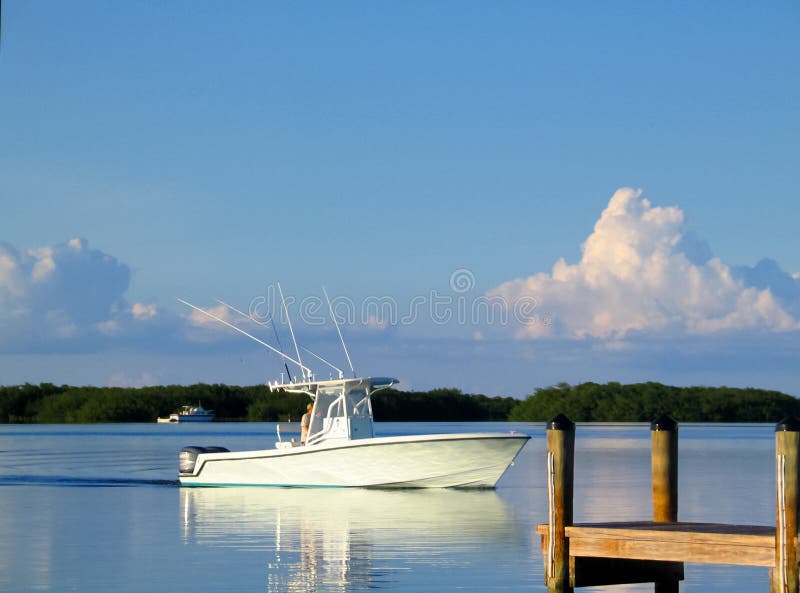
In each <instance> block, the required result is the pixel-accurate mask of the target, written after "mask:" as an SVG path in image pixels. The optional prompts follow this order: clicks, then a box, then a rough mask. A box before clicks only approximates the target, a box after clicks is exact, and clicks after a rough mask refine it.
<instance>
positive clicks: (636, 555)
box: [537, 521, 775, 567]
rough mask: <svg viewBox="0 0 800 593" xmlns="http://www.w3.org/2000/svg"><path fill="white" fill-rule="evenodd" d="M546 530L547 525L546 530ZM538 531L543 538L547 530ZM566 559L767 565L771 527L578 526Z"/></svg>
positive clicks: (571, 531)
mask: <svg viewBox="0 0 800 593" xmlns="http://www.w3.org/2000/svg"><path fill="white" fill-rule="evenodd" d="M545 527H546V526H545ZM537 531H538V532H539V533H541V534H542V536H543V538H542V539H543V544H544V540H545V539H546V530H544V531H543V530H542V529H541V526H540V527H537ZM565 531H566V536H567V538H568V540H569V553H570V556H577V557H600V558H625V559H637V560H658V561H669V562H690V563H701V564H738V565H743V566H768V567H772V566H774V564H775V528H774V527H768V526H762V525H726V524H719V523H685V522H675V523H655V522H650V521H636V522H626V523H591V524H587V523H582V524H578V525H573V526H570V527H567V528H566V530H565Z"/></svg>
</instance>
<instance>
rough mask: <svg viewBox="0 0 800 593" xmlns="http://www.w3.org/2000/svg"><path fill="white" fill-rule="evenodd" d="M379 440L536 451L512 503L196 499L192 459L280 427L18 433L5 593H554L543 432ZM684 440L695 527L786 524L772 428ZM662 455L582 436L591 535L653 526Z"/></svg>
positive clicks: (411, 428) (3, 504)
mask: <svg viewBox="0 0 800 593" xmlns="http://www.w3.org/2000/svg"><path fill="white" fill-rule="evenodd" d="M377 428H378V431H379V432H380V433H381V434H413V433H417V432H457V431H464V430H468V431H474V430H478V431H491V430H501V431H508V430H510V429H514V430H518V431H520V432H525V433H527V434H531V435H533V437H534V438H533V439H532V440H531V441H530V442H529V443H528V445H526V447H525V449H524V450H523V452H522V454H521V455H520V456H519V458H518V459H517V462H516V464H515V466H514V467H512V468H511V469H510V470H509V472H508V473H507V474H506V475H505V476H504V477H503V479H502V480H501V482H500V484H499V488H498V490H497V491H455V490H413V491H412V490H406V491H368V490H358V489H353V490H339V489H264V488H224V489H182V488H179V487H178V486H177V485H176V483H175V478H176V475H175V472H176V461H177V452H178V450H179V449H180V447H182V446H184V445H186V444H221V445H225V446H228V447H230V448H233V449H246V448H253V447H264V446H268V443H270V442H271V441H272V440H273V437H272V435H273V434H274V425H271V424H263V425H261V424H228V425H225V424H219V425H214V426H210V427H202V428H198V427H182V426H167V427H164V426H163V425H161V426H158V425H155V424H154V425H152V426H146V425H119V426H68V427H65V426H24V427H23V426H3V427H0V516H2V517H3V537H2V538H0V590H2V591H9V592H16V591H59V592H60V591H80V592H82V593H83V592H86V593H94V592H97V593H100V592H103V593H106V592H107V591H109V590H113V591H114V592H115V593H126V592H134V591H137V592H138V591H152V590H169V591H175V592H181V591H187V592H188V591H192V592H194V593H197V592H204V591H209V592H211V591H214V592H224V591H268V592H277V591H317V592H344V591H348V592H349V591H365V590H367V589H374V588H380V589H386V590H391V591H430V590H432V589H433V588H436V589H438V590H442V591H453V590H459V591H479V590H480V591H511V590H514V591H518V590H522V589H524V590H528V591H534V592H536V591H539V592H543V591H545V589H544V586H543V584H542V560H541V553H540V546H539V539H538V536H536V535H535V533H534V529H535V525H536V524H537V523H539V522H545V520H546V497H547V495H546V486H545V483H544V477H545V470H544V465H545V461H544V459H545V443H544V438H543V437H544V427H543V425H542V424H514V425H508V424H494V425H484V424H479V425H464V424H455V423H453V424H383V425H380V424H379V425H378V427H377ZM176 429H177V430H176ZM680 431H681V432H680V459H681V460H680V495H679V496H680V507H679V516H680V517H681V519H683V520H702V521H719V522H729V523H730V522H740V523H762V524H773V523H774V500H773V498H774V483H773V482H774V466H773V464H774V435H773V427H772V426H770V425H750V426H745V425H735V426H734V425H726V426H721V425H712V426H707V425H706V426H703V425H684V426H681V429H680ZM649 439H650V434H649V429H648V426H647V425H646V424H633V425H630V424H626V425H579V426H578V429H577V441H576V479H575V488H576V498H575V518H576V520H577V521H593V520H602V521H609V520H625V519H643V518H649V517H650V513H651V503H650V467H649V463H650V457H649V455H650V449H649V447H650V440H649ZM766 586H767V571H766V569H758V568H745V567H720V566H700V565H687V567H686V581H685V582H684V583H683V584H682V585H681V591H683V592H690V591H697V592H699V591H705V592H715V591H719V592H722V591H725V592H726V593H744V592H749V591H754V590H763V589H764V588H765V587H766ZM586 590H587V591H588V590H591V589H586ZM594 590H595V591H628V592H639V591H642V592H643V591H652V585H635V586H626V587H617V588H612V587H606V588H596V589H594Z"/></svg>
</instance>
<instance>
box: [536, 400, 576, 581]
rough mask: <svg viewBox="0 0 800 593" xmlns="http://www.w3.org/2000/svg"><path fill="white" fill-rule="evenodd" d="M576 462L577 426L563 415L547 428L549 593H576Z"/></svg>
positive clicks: (547, 572) (547, 555) (547, 571)
mask: <svg viewBox="0 0 800 593" xmlns="http://www.w3.org/2000/svg"><path fill="white" fill-rule="evenodd" d="M574 461H575V424H574V423H573V422H572V421H571V420H570V419H569V418H567V417H566V416H565V415H563V414H559V415H558V416H556V417H555V418H553V419H552V420H551V421H550V422H549V423H548V424H547V494H548V497H547V498H548V501H547V502H548V504H547V510H548V538H547V542H548V543H547V549H546V550H544V556H545V575H544V578H545V584H546V585H547V591H548V593H572V591H573V587H572V584H571V583H570V563H569V542H568V540H567V536H566V532H565V529H566V527H568V526H570V525H572V495H573V484H574V482H573V480H574V475H575V465H574Z"/></svg>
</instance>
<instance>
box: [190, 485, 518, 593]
mask: <svg viewBox="0 0 800 593" xmlns="http://www.w3.org/2000/svg"><path fill="white" fill-rule="evenodd" d="M180 500H181V519H182V521H183V533H184V538H185V540H186V542H187V543H192V544H198V545H211V546H216V547H224V548H227V549H230V548H231V547H234V548H239V549H241V550H249V551H253V550H256V551H262V550H263V551H264V553H265V554H266V556H267V562H266V568H265V571H266V580H267V591H276V592H277V591H304V592H305V591H362V590H366V589H371V588H374V587H376V586H381V585H382V584H383V585H389V584H390V583H392V582H394V581H397V580H398V579H399V578H406V577H404V576H403V574H404V573H405V574H406V575H407V574H408V572H409V571H412V572H417V573H418V574H420V575H422V574H425V573H428V572H429V571H431V570H436V571H439V570H443V569H446V570H451V569H459V570H463V571H464V578H465V579H469V578H470V576H469V575H470V573H472V572H473V571H474V572H475V573H476V574H478V573H480V572H485V569H486V566H487V565H486V564H483V563H481V566H480V567H478V566H475V565H474V564H475V563H474V560H475V557H476V555H478V553H479V552H480V551H481V550H485V549H487V548H489V549H493V550H502V549H504V548H505V549H508V548H511V547H515V546H516V547H517V548H518V547H519V544H520V541H519V540H520V539H527V538H528V537H529V536H528V534H526V532H525V531H524V529H517V528H515V525H514V521H513V520H512V515H511V512H510V510H509V508H508V507H507V506H506V504H505V503H504V502H503V501H502V500H501V499H500V498H499V497H498V496H497V494H496V493H495V492H494V491H488V490H478V491H467V490H430V489H422V490H364V489H324V490H321V489H282V488H272V489H268V490H266V489H263V488H182V489H181V491H180ZM497 542H504V545H502V546H500V545H497ZM487 544H494V545H487ZM490 556H491V554H490ZM486 560H487V562H489V563H491V562H492V561H493V560H492V558H491V557H489V558H487V559H486ZM467 582H469V581H467ZM473 583H474V581H473Z"/></svg>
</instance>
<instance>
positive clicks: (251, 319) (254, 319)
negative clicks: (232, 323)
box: [214, 299, 344, 381]
mask: <svg viewBox="0 0 800 593" xmlns="http://www.w3.org/2000/svg"><path fill="white" fill-rule="evenodd" d="M214 300H216V301H217V302H218V303H219V304H220V305H224V306H226V307H228V309H230V310H231V311H234V312H235V313H238V314H239V315H241V316H242V317H244V318H245V319H249V320H250V321H252V322H253V323H257V324H258V325H261V326H265V325H267V324H266V322H264V321H259V320H258V319H256V318H255V317H253V316H252V315H248V314H247V313H245V312H244V311H240V310H239V309H237V308H236V307H234V306H233V305H229V304H228V303H226V302H225V301H223V300H222V299H214ZM270 322H272V329H273V330H274V329H275V322H274V321H273V320H272V317H270ZM275 339H276V340H278V348H279V349H280V351H281V352H283V348H281V343H280V342H281V341H280V338H278V332H277V331H276V332H275ZM300 350H305V351H306V352H308V353H309V354H310V355H311V356H313V357H314V358H316V359H318V360H321V361H322V362H324V363H325V364H327V365H328V366H329V367H331V368H332V369H333V370H334V371H336V372H337V373H339V378H340V379H341V378H342V377H343V376H344V371H343V370H342V369H340V368H339V367H337V366H336V365H335V364H333V363H332V362H330V361H328V360H326V359H324V358H322V356H320V355H319V354H317V353H316V352H314V351H313V350H311V349H310V348H306V347H305V346H300ZM283 364H284V366H286V372H287V373H289V367H288V366H287V365H286V361H284V363H283ZM289 380H290V381H291V380H292V374H291V373H289Z"/></svg>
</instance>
